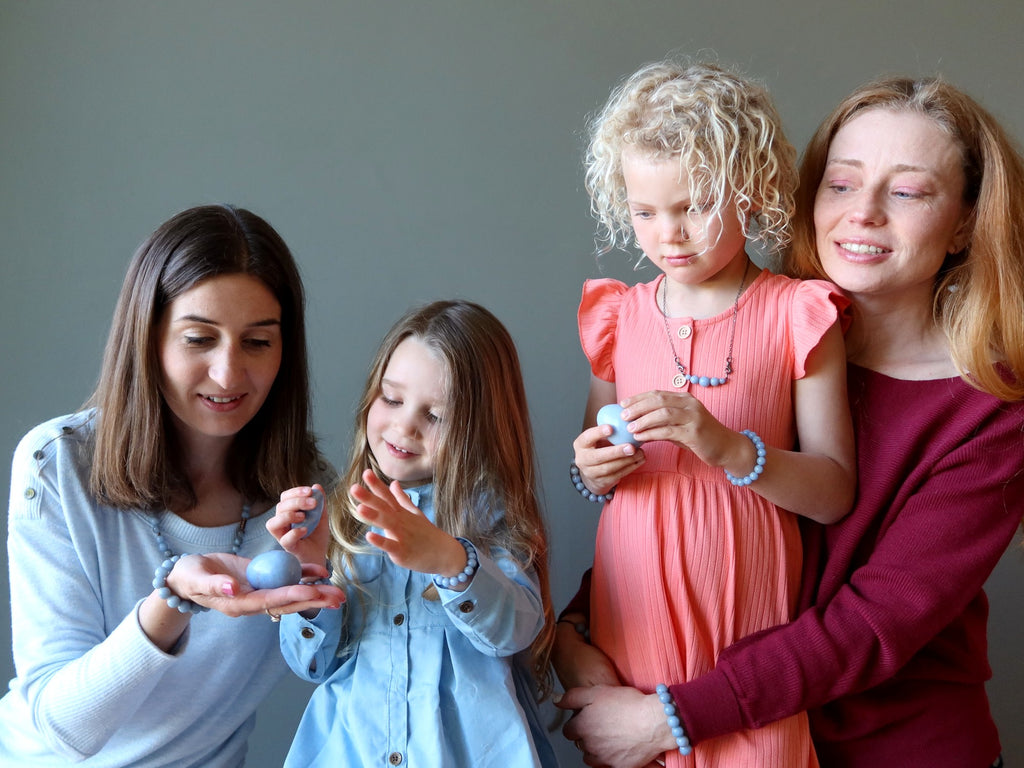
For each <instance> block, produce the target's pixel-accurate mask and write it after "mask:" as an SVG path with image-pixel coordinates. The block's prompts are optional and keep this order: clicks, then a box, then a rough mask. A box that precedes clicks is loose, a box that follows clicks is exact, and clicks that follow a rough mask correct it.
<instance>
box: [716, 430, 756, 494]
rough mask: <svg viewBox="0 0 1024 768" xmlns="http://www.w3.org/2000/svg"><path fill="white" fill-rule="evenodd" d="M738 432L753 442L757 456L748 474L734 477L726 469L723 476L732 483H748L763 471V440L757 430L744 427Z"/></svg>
mask: <svg viewBox="0 0 1024 768" xmlns="http://www.w3.org/2000/svg"><path fill="white" fill-rule="evenodd" d="M740 434H741V435H743V436H744V437H746V438H747V439H748V440H750V442H752V443H753V444H754V450H755V451H757V458H756V460H755V461H754V469H753V471H751V473H750V474H749V475H745V476H743V477H736V475H734V474H731V473H730V472H729V470H728V469H727V470H725V476H726V477H727V478H729V482H730V483H732V484H733V485H750V484H751V483H752V482H754V481H755V480H757V478H759V477H760V476H761V473H762V472H764V461H765V459H764V457H765V453H766V451H765V448H764V440H762V439H761V438H760V437H758V436H757V432H755V431H754V430H752V429H744V430H743V431H742V432H740Z"/></svg>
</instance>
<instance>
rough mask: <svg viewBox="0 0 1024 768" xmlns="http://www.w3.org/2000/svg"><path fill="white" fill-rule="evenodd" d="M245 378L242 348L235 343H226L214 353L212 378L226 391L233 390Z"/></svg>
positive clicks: (211, 370)
mask: <svg viewBox="0 0 1024 768" xmlns="http://www.w3.org/2000/svg"><path fill="white" fill-rule="evenodd" d="M244 378H245V362H244V360H243V356H242V350H241V349H239V348H238V347H237V346H235V345H234V344H225V345H223V346H221V347H220V348H219V349H217V350H216V351H215V352H214V353H213V359H212V360H211V361H210V379H211V380H212V381H213V382H214V383H215V384H217V385H218V386H219V387H220V388H221V389H223V390H224V391H231V390H232V389H234V388H235V387H236V386H237V385H238V383H239V382H240V381H242V380H243V379H244Z"/></svg>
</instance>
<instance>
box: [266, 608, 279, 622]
mask: <svg viewBox="0 0 1024 768" xmlns="http://www.w3.org/2000/svg"><path fill="white" fill-rule="evenodd" d="M263 611H264V612H265V613H266V614H267V616H269V617H270V620H271V621H272V622H274V623H275V624H277V622H279V621H280V620H281V617H280V616H278V615H277V614H276V613H271V612H270V609H269V608H264V609H263Z"/></svg>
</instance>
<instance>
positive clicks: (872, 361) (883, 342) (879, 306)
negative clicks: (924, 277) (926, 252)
mask: <svg viewBox="0 0 1024 768" xmlns="http://www.w3.org/2000/svg"><path fill="white" fill-rule="evenodd" d="M850 298H851V299H852V300H853V304H854V314H853V323H852V324H851V326H850V330H849V332H848V333H847V334H846V348H847V357H848V358H849V360H850V362H851V363H855V364H856V365H859V366H861V367H863V368H868V369H870V370H872V371H877V372H879V373H884V374H885V375H887V376H891V377H892V378H895V379H906V380H911V381H923V380H927V379H941V378H952V377H954V376H956V375H957V370H956V366H954V365H953V360H952V357H951V356H950V353H949V342H948V340H947V339H946V335H945V333H944V332H943V331H942V329H941V328H940V327H939V325H938V324H937V323H936V322H935V319H934V317H933V315H932V307H931V301H930V296H929V297H928V300H904V301H900V300H898V299H897V300H895V301H894V300H893V298H894V297H892V296H886V297H884V298H883V297H877V296H862V295H851V296H850Z"/></svg>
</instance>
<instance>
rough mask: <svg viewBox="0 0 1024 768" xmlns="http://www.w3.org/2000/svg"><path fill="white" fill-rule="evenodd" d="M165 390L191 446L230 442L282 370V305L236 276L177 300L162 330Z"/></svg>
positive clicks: (267, 292)
mask: <svg viewBox="0 0 1024 768" xmlns="http://www.w3.org/2000/svg"><path fill="white" fill-rule="evenodd" d="M157 336H158V339H159V345H160V346H159V355H160V378H161V382H160V391H161V394H162V395H163V398H164V402H166V403H167V407H168V408H169V409H170V411H171V414H172V420H173V424H174V425H175V427H176V428H177V430H178V432H179V436H180V437H181V438H182V439H183V440H184V441H185V443H186V445H187V446H190V447H192V448H196V447H200V445H201V443H197V442H196V441H206V440H212V441H230V439H231V438H233V437H234V436H235V435H236V434H238V432H239V431H241V429H242V428H243V427H244V426H245V425H246V424H248V423H249V421H250V420H251V419H252V418H253V416H255V415H256V413H257V412H258V411H259V409H260V408H261V407H262V406H263V403H264V402H265V401H266V399H267V395H268V394H269V393H270V389H271V387H272V386H273V385H274V380H275V379H276V378H277V372H278V370H279V369H280V367H281V346H282V340H281V305H280V304H279V303H278V301H277V299H276V298H275V297H274V294H273V293H271V292H270V289H268V288H267V286H266V285H264V284H263V283H262V282H260V281H259V280H258V279H256V278H254V277H251V276H249V275H242V274H235V275H223V276H221V277H214V278H210V279H209V280H204V281H203V282H201V283H199V284H198V285H196V286H194V287H193V288H191V289H189V290H188V291H185V293H183V294H181V295H180V296H178V297H177V298H176V299H174V300H173V301H172V302H171V303H170V304H169V305H168V306H167V307H166V308H165V309H164V312H163V315H162V317H161V318H160V321H159V324H158V326H157Z"/></svg>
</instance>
